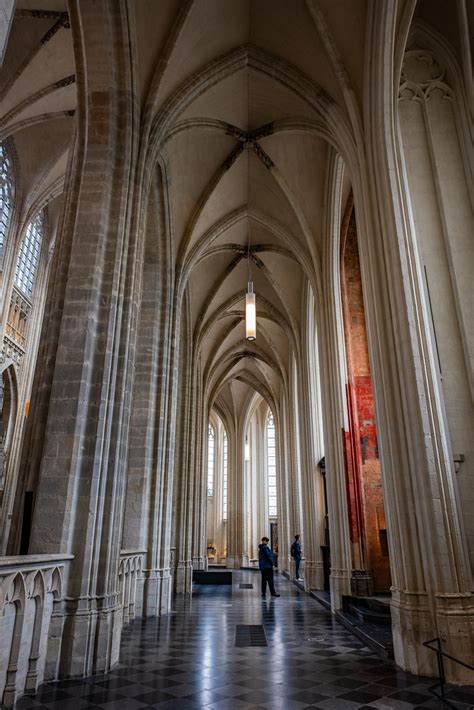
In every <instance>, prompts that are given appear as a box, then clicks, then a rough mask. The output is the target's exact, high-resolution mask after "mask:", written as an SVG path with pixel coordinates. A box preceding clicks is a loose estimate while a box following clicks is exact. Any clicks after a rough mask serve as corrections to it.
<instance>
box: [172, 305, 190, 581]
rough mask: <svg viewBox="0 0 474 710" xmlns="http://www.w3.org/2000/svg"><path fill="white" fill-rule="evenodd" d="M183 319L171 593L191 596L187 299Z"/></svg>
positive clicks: (188, 334)
mask: <svg viewBox="0 0 474 710" xmlns="http://www.w3.org/2000/svg"><path fill="white" fill-rule="evenodd" d="M183 301H184V303H183V318H182V328H181V343H182V346H181V373H182V375H181V376H182V381H181V396H180V398H179V401H178V426H179V429H178V434H177V439H178V441H180V442H181V445H180V446H179V447H178V449H177V451H176V474H175V478H176V482H175V490H174V496H173V500H174V509H175V516H174V525H173V529H174V542H175V547H176V556H175V560H176V564H175V571H174V575H175V580H174V591H175V592H177V593H181V594H184V593H188V594H189V593H191V591H192V572H193V568H192V523H193V520H192V514H193V499H192V496H193V481H194V475H193V473H194V471H193V468H192V452H193V447H192V444H193V441H194V436H195V426H194V417H193V410H192V365H191V363H192V359H191V352H192V349H191V338H190V335H191V334H190V332H189V322H190V321H189V300H188V297H187V294H185V298H184V299H183Z"/></svg>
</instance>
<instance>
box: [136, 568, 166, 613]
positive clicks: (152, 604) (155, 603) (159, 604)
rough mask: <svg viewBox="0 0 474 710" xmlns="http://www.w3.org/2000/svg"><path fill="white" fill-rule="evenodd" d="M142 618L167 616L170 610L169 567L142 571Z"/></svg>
mask: <svg viewBox="0 0 474 710" xmlns="http://www.w3.org/2000/svg"><path fill="white" fill-rule="evenodd" d="M143 578H144V585H143V616H144V617H149V616H161V615H162V614H169V612H170V609H171V574H170V569H169V567H165V568H164V569H153V570H144V571H143Z"/></svg>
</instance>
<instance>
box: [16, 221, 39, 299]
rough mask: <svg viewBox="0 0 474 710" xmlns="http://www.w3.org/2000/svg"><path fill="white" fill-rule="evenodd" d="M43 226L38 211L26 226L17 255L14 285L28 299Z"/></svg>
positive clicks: (36, 266) (30, 295)
mask: <svg viewBox="0 0 474 710" xmlns="http://www.w3.org/2000/svg"><path fill="white" fill-rule="evenodd" d="M43 225H44V219H43V212H42V211H40V212H38V214H37V215H36V216H35V217H34V218H33V219H32V220H31V222H30V223H29V225H28V226H27V228H26V231H25V234H24V236H23V239H22V240H21V246H20V252H19V254H18V261H17V264H16V271H15V281H14V283H15V286H16V287H17V288H18V289H19V290H20V291H21V292H22V293H24V294H25V295H26V296H27V297H28V298H31V297H32V295H33V286H34V282H35V276H36V272H37V270H38V264H39V258H40V252H41V242H42V240H43Z"/></svg>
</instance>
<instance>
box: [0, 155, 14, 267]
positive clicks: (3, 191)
mask: <svg viewBox="0 0 474 710" xmlns="http://www.w3.org/2000/svg"><path fill="white" fill-rule="evenodd" d="M12 205H13V172H12V165H11V160H10V158H9V157H8V154H7V151H6V150H5V146H4V145H2V144H1V143H0V258H1V257H2V256H3V249H4V246H5V242H6V240H7V234H8V227H9V226H10V220H11V216H12Z"/></svg>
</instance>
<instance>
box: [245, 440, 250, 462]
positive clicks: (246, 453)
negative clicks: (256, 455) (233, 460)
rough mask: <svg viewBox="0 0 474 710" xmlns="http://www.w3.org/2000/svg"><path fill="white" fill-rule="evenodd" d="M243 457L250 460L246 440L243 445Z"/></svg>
mask: <svg viewBox="0 0 474 710" xmlns="http://www.w3.org/2000/svg"><path fill="white" fill-rule="evenodd" d="M244 459H245V461H250V446H249V443H248V441H246V442H245V446H244Z"/></svg>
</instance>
